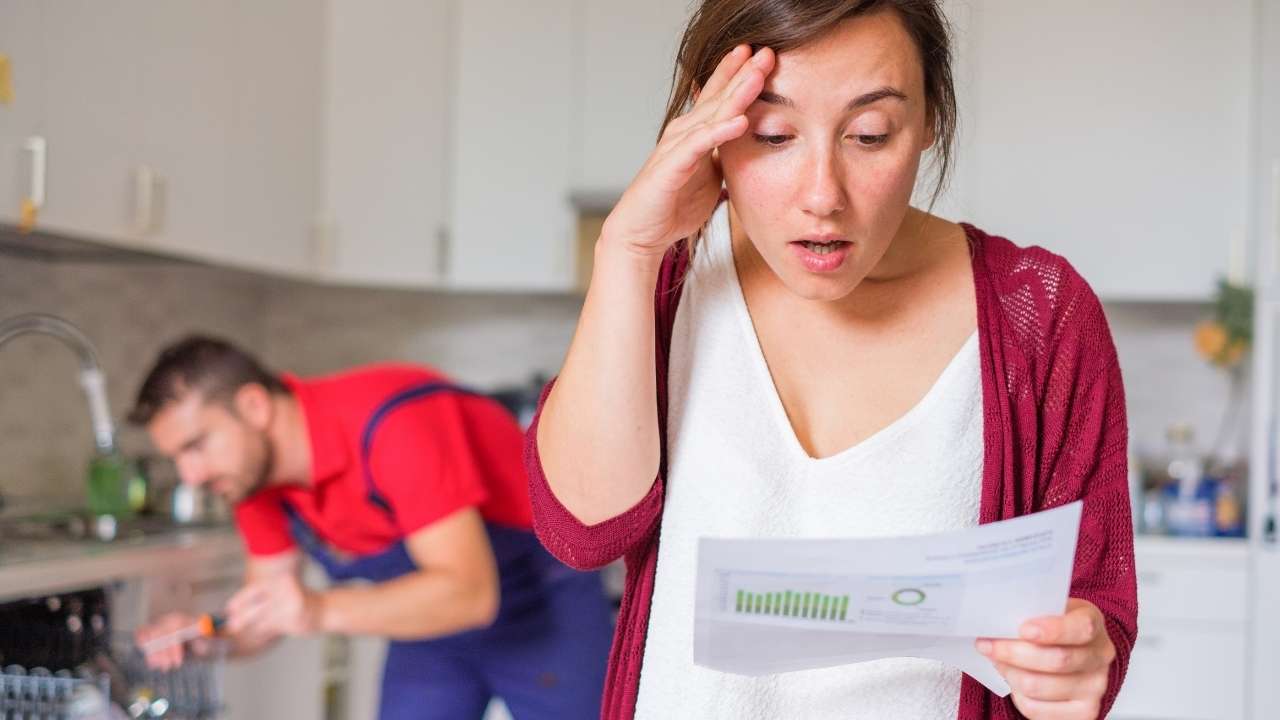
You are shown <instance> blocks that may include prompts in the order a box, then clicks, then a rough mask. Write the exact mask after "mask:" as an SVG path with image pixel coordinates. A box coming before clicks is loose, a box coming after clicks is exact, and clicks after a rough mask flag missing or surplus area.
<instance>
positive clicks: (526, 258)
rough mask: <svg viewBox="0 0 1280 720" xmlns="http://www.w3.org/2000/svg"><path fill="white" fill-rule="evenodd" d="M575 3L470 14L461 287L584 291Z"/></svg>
mask: <svg viewBox="0 0 1280 720" xmlns="http://www.w3.org/2000/svg"><path fill="white" fill-rule="evenodd" d="M573 4H574V3H573V2H572V0H545V1H544V2H537V3H510V2H504V1H503V0H466V1H465V2H462V3H461V4H460V6H459V18H458V19H459V28H458V51H457V54H458V61H457V62H458V67H457V75H456V78H457V80H456V91H457V94H456V98H455V105H454V116H453V118H454V120H453V129H454V133H455V148H456V156H455V163H454V172H453V178H454V183H455V184H454V188H455V190H454V193H455V194H454V197H453V202H452V209H453V212H452V218H453V227H452V231H451V237H450V244H449V259H450V262H449V273H450V285H451V286H454V287H458V288H468V289H474V288H482V289H491V290H567V289H569V288H570V287H571V286H572V285H573V282H574V265H573V263H574V250H573V217H574V216H573V212H572V210H571V207H570V202H569V188H570V174H571V163H570V161H569V158H570V153H571V152H572V147H573V137H572V131H571V128H572V126H573V117H574V113H573V103H574V93H573V50H572V48H573V27H574V25H573V23H574V18H573Z"/></svg>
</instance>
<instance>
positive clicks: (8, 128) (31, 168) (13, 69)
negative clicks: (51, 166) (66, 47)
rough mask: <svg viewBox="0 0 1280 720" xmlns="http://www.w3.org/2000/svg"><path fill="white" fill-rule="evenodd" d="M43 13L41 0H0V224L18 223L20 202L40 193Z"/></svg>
mask: <svg viewBox="0 0 1280 720" xmlns="http://www.w3.org/2000/svg"><path fill="white" fill-rule="evenodd" d="M44 13H45V3H44V2H42V1H41V0H0V18H2V19H3V20H2V21H0V54H3V55H4V56H5V58H6V65H7V71H8V73H9V75H8V77H5V78H0V83H7V85H8V87H7V88H5V91H7V92H5V97H0V223H6V224H10V225H16V224H18V221H19V219H20V215H21V207H22V203H23V201H24V200H26V201H30V202H38V201H40V200H41V198H40V196H41V195H42V194H43V188H42V187H40V186H42V185H43V182H42V167H43V165H44V163H45V161H46V159H47V155H46V153H45V152H44V150H43V149H42V147H40V142H41V137H40V133H41V132H42V131H43V128H44V113H45V86H44V72H45V68H44V64H43V62H42V61H41V58H42V57H43V49H42V48H43V46H44Z"/></svg>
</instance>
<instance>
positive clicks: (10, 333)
mask: <svg viewBox="0 0 1280 720" xmlns="http://www.w3.org/2000/svg"><path fill="white" fill-rule="evenodd" d="M28 333H38V334H42V335H52V336H53V337H56V338H58V339H59V340H61V341H62V342H64V343H66V344H67V346H68V347H70V348H71V349H72V350H73V351H74V352H75V354H76V357H78V358H79V360H80V387H81V388H83V389H84V394H85V397H86V398H87V399H88V400H89V419H90V421H92V423H93V442H94V445H96V446H97V448H98V452H99V453H100V454H102V455H112V454H114V453H115V451H116V431H115V425H114V424H113V423H112V422H111V411H110V409H109V408H108V406H107V382H106V376H104V375H103V374H102V366H101V365H100V364H98V353H97V351H96V350H94V347H93V343H92V342H91V341H90V340H89V337H88V336H87V335H85V334H84V333H83V332H82V331H81V330H80V328H78V327H76V326H75V325H72V324H71V323H69V322H67V321H66V320H63V319H62V318H60V317H57V316H55V315H46V314H44V313H26V314H23V315H15V316H13V317H11V318H9V319H7V320H0V347H4V345H5V344H6V343H8V342H9V341H10V340H12V339H14V338H16V337H18V336H19V335H26V334H28Z"/></svg>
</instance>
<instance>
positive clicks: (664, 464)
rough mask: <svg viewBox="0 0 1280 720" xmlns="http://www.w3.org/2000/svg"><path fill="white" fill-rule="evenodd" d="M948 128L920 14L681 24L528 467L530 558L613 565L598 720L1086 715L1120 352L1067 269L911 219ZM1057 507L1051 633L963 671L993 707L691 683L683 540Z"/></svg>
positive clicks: (942, 681) (1100, 598) (908, 678)
mask: <svg viewBox="0 0 1280 720" xmlns="http://www.w3.org/2000/svg"><path fill="white" fill-rule="evenodd" d="M753 49H754V50H753ZM955 116H956V108H955V100H954V90H953V88H952V82H951V71H950V49H949V40H948V32H947V25H946V21H945V19H944V18H943V17H942V14H941V11H940V10H939V8H938V3H937V2H935V1H931V0H879V1H877V0H817V1H814V0H809V1H802V0H703V2H702V3H701V5H700V7H699V9H698V11H697V12H696V13H695V15H694V16H693V18H692V20H691V21H690V24H689V27H688V29H687V30H686V32H685V36H684V40H683V42H682V44H681V49H680V53H679V60H678V70H677V76H676V85H675V89H674V92H673V93H672V99H671V103H670V106H669V108H668V113H667V122H666V123H665V125H664V129H663V133H662V136H661V138H660V140H659V142H658V145H657V147H656V149H655V150H654V152H653V154H652V156H651V157H650V158H649V160H648V162H647V163H646V164H645V166H644V168H642V169H641V171H640V173H639V174H638V175H637V177H636V178H635V180H634V181H633V182H632V184H631V186H630V187H629V188H628V189H627V191H626V193H625V194H624V195H623V197H622V198H621V200H620V201H619V202H618V204H617V206H616V207H615V208H614V210H613V212H612V213H611V214H610V215H609V218H608V220H607V222H606V223H605V225H604V229H603V231H602V233H601V236H600V238H599V241H598V242H597V245H596V250H595V266H594V270H593V275H592V279H591V285H590V290H589V292H588V295H587V299H586V304H585V306H584V308H583V311H582V316H581V319H580V321H579V325H578V330H577V333H576V335H575V337H574V340H573V343H572V346H571V348H570V351H569V354H568V357H567V358H566V361H565V365H564V369H563V372H562V374H561V376H560V378H559V380H558V381H557V382H556V383H555V384H554V386H553V387H550V388H548V391H547V394H546V395H545V397H544V405H543V408H542V412H541V415H540V417H539V420H538V422H537V423H536V424H535V425H534V427H533V428H531V430H530V433H529V436H528V442H527V446H526V447H527V456H528V468H529V472H530V476H531V478H530V480H531V489H532V490H531V491H532V494H533V505H534V514H535V526H536V528H537V530H538V532H539V535H540V537H541V538H542V540H543V542H544V543H545V544H546V545H547V547H548V548H549V549H550V550H551V551H552V552H553V553H554V554H555V555H557V556H558V557H560V558H561V559H563V560H564V561H565V562H567V563H568V564H570V565H574V566H579V567H595V566H598V565H601V564H604V563H607V562H610V561H612V560H614V559H616V558H618V557H625V558H626V561H627V583H626V590H625V595H624V597H623V604H622V609H621V615H620V617H619V620H618V628H617V632H616V635H615V638H614V646H613V651H612V654H611V659H610V667H609V674H608V678H607V681H606V690H605V700H604V709H603V715H604V717H606V718H630V717H633V716H636V717H643V718H668V717H698V718H708V717H721V716H724V717H729V716H732V717H761V718H766V717H767V718H774V717H792V716H797V717H798V716H806V717H822V718H828V717H832V718H833V717H857V718H881V717H884V718H888V717H892V718H950V717H956V716H957V709H958V716H959V717H960V718H980V717H995V718H1012V717H1019V716H1020V715H1021V716H1026V717H1030V718H1055V719H1056V718H1094V717H1098V716H1099V715H1101V714H1105V712H1106V711H1107V709H1108V708H1109V707H1110V705H1111V702H1112V700H1113V699H1114V697H1115V694H1116V692H1117V691H1118V689H1119V685H1120V682H1121V680H1122V679H1123V676H1124V670H1125V667H1126V664H1127V660H1128V655H1129V650H1130V648H1131V647H1132V644H1133V641H1134V637H1135V634H1136V598H1135V587H1134V572H1133V546H1132V536H1131V526H1130V518H1129V504H1128V495H1127V485H1126V479H1125V476H1126V463H1125V455H1126V447H1125V445H1126V428H1125V412H1124V398H1123V389H1122V387H1121V381H1120V372H1119V368H1118V366H1117V360H1116V354H1115V350H1114V347H1113V345H1112V341H1111V338H1110V334H1109V331H1108V329H1107V325H1106V321H1105V319H1104V316H1103V312H1102V309H1101V306H1100V304H1099V302H1098V300H1097V298H1096V297H1095V296H1094V295H1093V293H1092V291H1091V290H1090V289H1089V288H1088V286H1087V285H1086V284H1085V282H1084V281H1083V280H1082V279H1081V278H1080V277H1079V276H1078V275H1077V274H1076V273H1075V271H1074V270H1073V269H1072V268H1071V266H1070V265H1069V264H1067V263H1066V261H1064V260H1063V259H1061V258H1059V257H1057V256H1055V255H1053V254H1051V253H1048V252H1046V251H1044V250H1041V249H1037V248H1030V249H1023V248H1019V247H1017V246H1014V245H1013V244H1012V243H1010V242H1009V241H1007V240H1004V239H1003V238H998V237H994V236H990V235H987V234H986V233H984V232H982V231H981V230H978V229H977V228H974V227H972V226H967V225H963V226H962V225H955V224H952V223H950V222H947V221H945V220H942V219H940V218H937V217H934V216H932V215H930V214H928V213H927V212H924V211H921V210H917V209H915V208H912V207H910V204H909V203H910V199H911V195H912V192H913V190H914V188H915V185H916V179H917V174H918V171H919V167H920V161H921V156H922V155H923V154H924V153H925V152H926V150H930V149H931V150H932V152H933V154H934V156H935V158H936V160H937V161H938V167H939V171H940V172H939V177H938V183H939V184H938V186H937V187H938V188H941V187H942V183H943V182H944V181H945V177H946V171H947V168H948V166H949V163H950V156H951V153H950V151H951V147H952V141H953V134H954V127H955ZM722 187H723V195H722ZM936 192H937V190H936V189H935V194H936ZM655 291H656V295H655ZM677 309H678V312H677ZM1077 499H1083V500H1084V519H1083V520H1082V523H1081V534H1080V540H1079V547H1078V550H1077V557H1076V565H1075V568H1074V573H1073V578H1072V585H1071V593H1070V594H1071V600H1070V601H1069V603H1068V606H1067V608H1066V611H1065V613H1064V614H1063V615H1061V616H1056V617H1049V618H1037V619H1033V620H1030V621H1028V622H1027V623H1026V624H1025V625H1024V626H1023V628H1022V630H1021V638H1020V639H1017V640H994V641H992V640H985V639H983V640H979V641H978V643H977V650H978V651H979V652H981V653H983V654H984V655H986V656H987V657H989V658H990V659H991V660H992V661H993V663H994V664H995V666H996V668H997V669H998V670H999V671H1000V673H1001V674H1002V675H1003V676H1004V677H1005V679H1006V680H1007V681H1008V682H1009V684H1010V686H1011V687H1012V688H1013V692H1012V694H1011V695H1010V697H1009V698H1007V699H1001V698H999V697H996V696H994V695H992V694H990V693H988V692H987V691H986V690H984V689H983V688H982V687H981V686H980V685H977V684H976V683H975V682H974V681H973V680H972V679H970V678H967V677H964V678H962V676H961V675H960V673H959V671H957V670H954V669H951V668H948V667H946V666H943V665H942V664H941V663H937V662H934V661H929V660H921V659H909V658H900V659H890V660H884V661H879V662H874V663H862V664H858V665H851V666H844V667H838V668H831V669H824V670H816V671H805V672H797V673H788V674H784V675H775V676H769V677H761V678H748V677H739V676H734V675H728V674H724V673H719V672H716V671H713V670H709V669H706V668H702V667H697V666H695V665H693V651H692V643H693V619H692V607H693V585H694V568H695V564H696V546H697V538H699V537H702V536H730V537H732V536H738V537H744V536H747V537H837V536H845V537H857V536H874V535H880V536H892V535H902V534H912V533H927V532H936V531H942V530H950V529H956V528H963V527H971V526H973V525H975V524H977V523H985V522H991V521H994V520H1000V519H1005V518H1010V517H1014V516H1017V515H1022V514H1025V513H1030V512H1035V511H1039V510H1044V509H1047V508H1051V507H1056V506H1059V505H1063V504H1065V503H1068V502H1072V501H1074V500H1077Z"/></svg>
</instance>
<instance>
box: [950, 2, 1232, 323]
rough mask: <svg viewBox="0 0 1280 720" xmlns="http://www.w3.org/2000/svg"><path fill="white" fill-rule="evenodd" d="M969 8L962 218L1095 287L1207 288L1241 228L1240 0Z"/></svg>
mask: <svg viewBox="0 0 1280 720" xmlns="http://www.w3.org/2000/svg"><path fill="white" fill-rule="evenodd" d="M973 6H974V17H973V21H974V28H973V32H974V38H973V42H972V47H973V48H975V49H976V50H975V52H976V55H977V57H976V58H975V59H974V61H975V65H976V79H977V82H976V87H975V91H974V93H973V94H972V95H971V96H969V97H967V98H966V97H962V98H961V102H962V103H963V102H968V103H971V104H973V106H974V113H973V124H972V126H971V127H970V128H968V129H967V130H968V132H971V133H973V134H974V142H973V145H972V153H971V156H969V157H966V158H964V159H963V162H964V163H966V164H968V165H969V167H968V170H969V171H970V173H969V175H968V177H969V180H970V181H971V182H972V183H973V184H974V186H973V187H972V188H971V189H970V192H969V193H968V194H971V195H972V199H973V202H974V211H975V212H974V216H973V217H972V218H971V219H972V220H973V221H974V222H976V223H977V224H979V225H980V226H982V227H983V228H984V229H986V230H988V231H990V232H993V233H996V234H1000V235H1006V236H1008V237H1009V238H1011V239H1012V240H1014V241H1015V242H1018V243H1019V244H1036V245H1043V246H1045V247H1047V248H1049V249H1051V250H1054V251H1056V252H1059V253H1062V254H1063V255H1065V256H1066V257H1067V259H1068V260H1070V261H1071V262H1072V263H1073V264H1074V265H1075V266H1076V267H1077V268H1078V269H1079V270H1080V271H1081V272H1082V273H1083V275H1084V277H1085V278H1086V279H1088V280H1089V281H1090V282H1091V283H1092V284H1093V286H1094V287H1095V289H1096V290H1097V291H1098V292H1099V294H1100V295H1102V296H1103V297H1104V298H1109V299H1134V300H1160V299H1178V300H1186V299H1204V298H1207V297H1208V296H1209V294H1210V292H1212V290H1213V286H1214V281H1215V279H1216V277H1217V276H1218V275H1220V274H1222V273H1224V272H1225V271H1226V269H1227V265H1228V256H1229V254H1230V249H1229V248H1230V246H1231V244H1232V243H1233V242H1234V243H1235V244H1236V247H1237V248H1240V247H1242V244H1243V243H1244V241H1245V238H1246V232H1247V227H1246V226H1247V217H1248V198H1249V185H1248V180H1249V170H1250V165H1251V163H1250V147H1251V137H1252V135H1251V133H1252V125H1251V116H1250V112H1251V108H1250V98H1251V93H1252V90H1253V85H1252V69H1251V68H1252V64H1253V63H1252V58H1253V45H1254V42H1253V39H1254V32H1253V28H1252V22H1253V19H1254V18H1253V15H1254V13H1253V2H1252V1H1251V0H1131V1H1130V2H1124V3H1112V2H1103V0H1087V1H1085V2H1081V1H1080V0H1042V1H1041V2H1026V1H1025V0H974V1H973Z"/></svg>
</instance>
